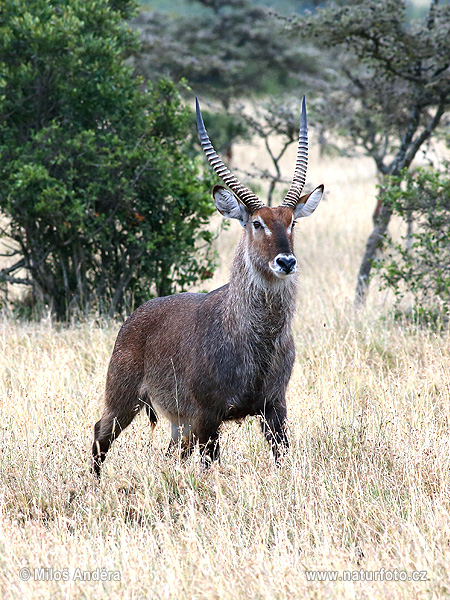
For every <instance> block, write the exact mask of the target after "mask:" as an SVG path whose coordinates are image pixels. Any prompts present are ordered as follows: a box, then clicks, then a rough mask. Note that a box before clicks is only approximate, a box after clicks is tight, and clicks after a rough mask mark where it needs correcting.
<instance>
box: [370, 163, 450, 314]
mask: <svg viewBox="0 0 450 600" xmlns="http://www.w3.org/2000/svg"><path fill="white" fill-rule="evenodd" d="M447 168H448V166H447ZM381 199H382V202H383V203H385V204H389V205H390V206H391V207H392V209H393V214H394V215H397V216H400V217H401V218H402V219H403V220H404V221H405V223H406V224H407V233H406V235H404V236H402V237H401V239H400V241H398V242H394V241H393V240H392V238H390V237H387V238H386V242H387V252H386V254H385V256H383V257H382V258H380V259H379V260H378V261H377V263H376V267H377V269H378V271H379V273H380V275H381V278H382V282H383V284H384V286H385V287H389V288H390V289H392V290H393V291H394V293H395V294H396V296H397V298H398V299H403V298H404V297H405V296H406V294H409V295H410V296H411V297H412V298H413V300H414V310H415V312H416V314H417V315H418V316H422V317H426V318H427V319H430V318H431V317H432V318H433V319H435V318H437V317H444V318H445V319H446V320H447V319H448V315H449V308H450V176H449V175H448V170H446V171H442V170H436V169H431V168H430V169H418V170H417V171H416V172H414V173H407V172H403V173H402V175H401V176H399V177H390V178H386V180H385V181H384V182H383V186H382V188H381Z"/></svg>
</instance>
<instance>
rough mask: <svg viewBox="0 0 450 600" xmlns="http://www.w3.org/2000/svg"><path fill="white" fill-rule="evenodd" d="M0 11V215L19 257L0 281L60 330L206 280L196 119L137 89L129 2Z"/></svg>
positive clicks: (47, 3)
mask: <svg viewBox="0 0 450 600" xmlns="http://www.w3.org/2000/svg"><path fill="white" fill-rule="evenodd" d="M0 6H1V8H0V73H1V75H0V178H1V181H2V185H1V187H0V210H1V211H2V212H3V213H4V214H5V215H6V216H7V218H8V223H9V224H8V226H7V228H6V231H4V232H3V233H4V234H5V235H8V236H9V237H10V238H11V239H12V240H13V242H14V247H15V251H14V253H12V254H15V259H16V262H15V263H14V265H12V266H11V267H10V268H8V269H3V271H1V272H0V280H1V279H3V281H8V282H10V283H14V282H16V283H17V282H18V283H25V284H27V285H29V286H30V289H31V296H32V300H33V303H36V302H38V301H39V302H42V303H44V304H45V305H48V306H51V308H52V310H53V311H54V313H55V314H56V316H57V317H58V318H62V319H64V318H67V317H68V316H69V315H70V314H73V313H74V312H80V311H83V312H88V311H89V310H91V309H97V310H99V311H100V312H101V313H109V314H110V315H113V314H114V313H115V312H116V311H121V310H123V309H124V308H125V307H127V308H129V307H130V305H131V304H138V303H141V302H143V301H144V300H146V299H148V298H149V297H150V296H151V295H165V294H170V293H172V292H174V291H176V290H179V289H183V288H185V287H186V286H187V285H188V284H191V283H193V282H196V281H199V280H201V279H204V278H206V277H208V276H210V275H211V272H212V268H213V264H212V257H211V251H210V245H211V234H210V233H209V232H208V231H206V230H205V225H206V224H207V222H208V219H209V217H210V215H211V214H212V212H213V204H212V202H211V199H210V193H209V189H210V181H209V175H207V174H203V173H201V172H200V170H199V169H200V165H203V162H201V161H200V162H199V163H197V162H196V160H195V156H194V155H193V154H192V147H193V145H192V143H191V133H190V132H191V131H193V128H192V126H191V124H192V123H193V122H194V118H193V116H192V115H191V114H190V112H189V111H187V110H186V109H185V108H184V106H183V104H182V102H181V98H180V96H179V93H178V91H177V90H176V88H175V87H174V85H173V84H172V83H171V82H169V81H167V80H162V81H160V82H159V83H158V84H157V85H155V86H151V85H147V89H144V85H143V82H142V81H141V80H139V79H137V78H135V77H133V73H132V70H131V68H130V67H129V66H128V65H127V62H126V59H127V57H128V56H129V55H130V53H132V52H133V51H135V50H136V48H137V42H136V37H135V34H133V33H132V32H131V30H130V29H129V27H128V26H127V25H126V24H125V23H124V19H125V18H128V17H129V16H130V15H131V12H132V8H133V6H132V4H131V3H129V2H125V1H120V0H115V1H111V2H108V1H107V0H72V1H71V2H65V1H62V0H6V1H5V0H0ZM200 246H201V248H200ZM19 269H24V272H25V275H23V276H22V275H20V271H19ZM22 272H23V271H22Z"/></svg>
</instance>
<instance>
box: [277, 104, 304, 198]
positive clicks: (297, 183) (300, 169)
mask: <svg viewBox="0 0 450 600" xmlns="http://www.w3.org/2000/svg"><path fill="white" fill-rule="evenodd" d="M307 166H308V125H307V122H306V102H305V96H303V101H302V113H301V116H300V132H299V134H298V152H297V162H296V163H295V173H294V177H293V179H292V183H291V187H290V188H289V191H288V193H287V194H286V198H285V199H284V200H283V204H282V205H281V206H290V207H291V208H295V207H296V206H297V203H298V201H299V198H300V195H301V193H302V190H303V187H304V185H305V180H306V168H307Z"/></svg>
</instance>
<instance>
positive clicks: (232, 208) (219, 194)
mask: <svg viewBox="0 0 450 600" xmlns="http://www.w3.org/2000/svg"><path fill="white" fill-rule="evenodd" d="M213 197H214V204H215V205H216V208H217V210H218V211H219V212H220V213H221V214H222V215H223V216H224V217H225V218H226V219H237V220H238V221H239V223H240V224H241V225H242V227H245V226H246V225H247V222H248V220H249V218H250V214H249V212H248V211H247V209H246V208H245V206H244V205H243V204H242V203H241V202H239V200H238V199H237V198H236V196H235V195H234V194H233V192H230V190H227V189H226V188H224V187H223V186H221V185H215V186H214V189H213Z"/></svg>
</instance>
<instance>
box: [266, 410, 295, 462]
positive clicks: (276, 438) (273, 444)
mask: <svg viewBox="0 0 450 600" xmlns="http://www.w3.org/2000/svg"><path fill="white" fill-rule="evenodd" d="M286 429H287V426H286V407H285V406H283V405H278V406H277V407H275V406H266V408H265V410H264V412H263V413H262V414H261V430H262V432H263V434H264V437H265V438H266V440H267V441H268V443H269V445H270V448H271V450H272V453H273V456H274V458H275V463H276V464H279V462H280V458H281V456H282V455H283V454H284V453H285V452H286V451H287V449H288V448H289V441H288V438H287V435H286Z"/></svg>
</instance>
